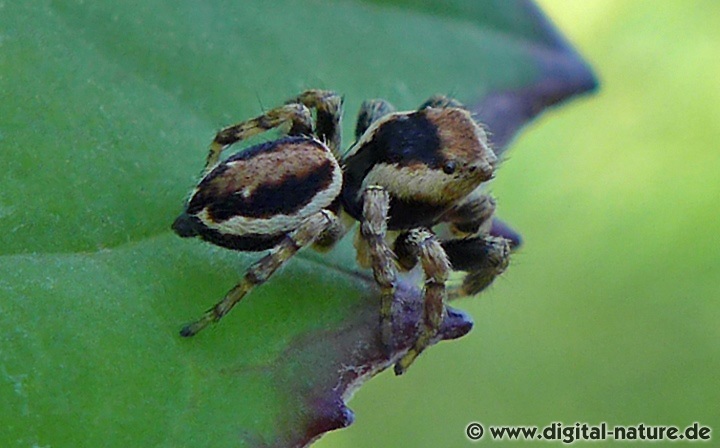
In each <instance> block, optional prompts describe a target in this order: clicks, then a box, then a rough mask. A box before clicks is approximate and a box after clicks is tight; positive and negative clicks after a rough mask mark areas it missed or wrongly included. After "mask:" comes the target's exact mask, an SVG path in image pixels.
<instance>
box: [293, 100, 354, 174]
mask: <svg viewBox="0 0 720 448" xmlns="http://www.w3.org/2000/svg"><path fill="white" fill-rule="evenodd" d="M292 103H299V104H302V105H304V106H305V107H307V108H309V109H315V110H316V111H317V116H316V118H315V135H317V136H318V137H320V139H321V140H322V141H324V142H325V143H327V145H328V147H329V148H330V150H331V151H332V153H333V154H334V155H335V158H336V159H338V160H340V142H341V140H342V127H341V124H340V121H341V119H342V105H343V99H342V97H341V96H340V95H338V94H337V93H335V92H333V91H330V90H318V89H311V90H306V91H304V92H303V93H301V94H300V95H298V96H296V97H295V98H292V99H290V100H288V101H287V102H286V104H292Z"/></svg>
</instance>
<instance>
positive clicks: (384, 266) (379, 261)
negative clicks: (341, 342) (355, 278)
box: [360, 186, 397, 353]
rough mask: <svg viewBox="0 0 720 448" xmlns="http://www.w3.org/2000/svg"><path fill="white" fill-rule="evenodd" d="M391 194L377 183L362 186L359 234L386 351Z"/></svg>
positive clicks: (391, 279)
mask: <svg viewBox="0 0 720 448" xmlns="http://www.w3.org/2000/svg"><path fill="white" fill-rule="evenodd" d="M389 209H390V196H389V195H388V193H387V191H385V189H383V188H382V187H379V186H370V187H367V188H366V189H365V193H364V196H363V219H362V222H361V223H360V233H361V236H362V238H363V240H364V241H365V242H366V244H367V248H368V251H369V258H370V261H371V265H372V269H373V275H374V276H375V281H376V282H377V283H378V285H379V286H380V335H381V340H382V344H383V347H384V348H385V349H386V350H387V351H388V353H389V352H390V351H391V349H392V348H393V331H392V330H393V322H392V304H393V299H394V296H395V278H396V276H397V272H396V268H395V261H394V255H393V253H392V251H391V250H390V247H389V246H388V245H387V243H386V241H385V235H386V233H387V217H388V211H389Z"/></svg>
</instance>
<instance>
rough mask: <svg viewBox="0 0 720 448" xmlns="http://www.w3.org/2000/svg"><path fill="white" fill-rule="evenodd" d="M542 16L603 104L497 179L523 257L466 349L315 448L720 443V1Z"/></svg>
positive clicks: (436, 352)
mask: <svg viewBox="0 0 720 448" xmlns="http://www.w3.org/2000/svg"><path fill="white" fill-rule="evenodd" d="M540 4H541V6H542V7H543V8H544V9H545V11H546V12H547V14H548V15H549V16H550V17H551V18H552V19H553V20H554V21H555V23H556V24H557V25H558V27H559V28H560V30H561V31H562V32H563V33H564V34H565V35H566V36H567V38H568V39H569V40H570V41H571V42H572V43H573V44H574V45H575V46H576V48H577V49H578V50H579V51H580V52H581V53H582V55H583V56H584V57H585V58H586V59H587V60H588V61H589V62H590V63H591V64H592V65H593V67H594V68H595V70H596V72H597V74H598V76H599V79H600V82H601V88H600V91H599V92H598V94H597V95H594V96H588V97H586V98H582V99H580V100H575V101H572V102H571V103H570V104H568V105H565V106H563V107H561V108H558V109H556V110H553V111H550V112H548V113H545V114H544V115H542V116H541V117H540V118H539V119H538V120H536V121H535V123H534V124H533V125H531V126H530V127H528V128H527V129H525V131H524V132H523V133H522V134H521V135H520V136H519V138H518V139H517V140H516V142H515V144H514V145H513V146H512V147H511V149H510V152H509V158H508V159H507V161H506V162H505V163H504V165H503V166H502V169H501V170H500V171H499V173H498V176H497V180H496V181H495V183H494V185H493V188H492V189H493V192H494V194H495V195H496V196H497V198H498V200H499V203H500V205H499V212H500V215H501V216H502V217H503V218H504V219H506V220H508V221H509V222H511V223H512V224H513V225H514V226H515V227H516V228H517V229H518V230H520V231H521V232H522V234H523V236H524V238H525V244H524V246H523V248H522V250H521V252H520V253H519V254H517V255H516V256H515V258H514V262H513V265H512V266H511V268H510V269H509V270H508V272H507V274H506V275H505V276H504V278H502V279H501V280H500V281H498V282H497V283H496V284H495V286H494V287H493V289H492V291H490V292H489V293H488V294H485V295H483V296H482V298H478V299H472V300H464V301H461V302H459V306H460V307H461V308H463V309H465V310H467V311H469V312H470V313H471V314H472V315H473V316H474V319H475V323H476V326H475V329H474V330H473V332H472V333H471V334H470V335H469V336H468V337H466V338H464V339H461V340H459V341H456V342H453V343H448V344H442V349H433V350H429V351H428V352H427V354H425V355H424V356H423V357H422V359H420V360H419V361H418V362H417V365H416V366H414V367H413V369H411V370H410V372H408V374H407V375H406V376H405V377H402V378H395V377H393V375H392V373H390V372H385V373H383V374H382V375H380V376H379V377H378V378H375V379H374V380H372V381H370V382H369V383H368V384H366V385H365V386H364V387H363V388H362V389H360V390H359V391H358V392H357V393H356V395H355V397H354V399H353V400H352V401H351V402H350V407H351V408H352V409H353V410H354V411H355V413H356V422H355V424H354V425H353V426H351V427H350V428H348V429H346V430H342V431H337V432H334V433H331V434H328V435H326V436H325V437H324V438H323V439H321V440H320V442H318V443H317V444H316V445H314V446H316V447H319V448H326V447H335V448H343V447H378V446H417V447H463V446H472V445H473V443H471V442H470V441H468V440H467V439H466V438H465V436H464V428H465V426H466V424H467V423H469V422H471V421H479V422H483V423H485V424H486V425H548V424H550V423H551V422H554V421H561V422H565V423H567V424H573V423H574V422H577V421H579V422H588V423H591V424H595V423H598V422H601V421H606V422H608V424H610V425H631V424H637V423H641V422H644V423H646V424H653V425H661V424H664V425H676V426H680V427H683V426H685V425H689V424H692V423H693V422H695V421H698V422H700V423H701V424H703V425H706V426H711V427H712V428H713V430H714V432H713V434H712V436H713V440H714V442H711V444H714V443H717V440H720V433H718V431H720V379H719V372H720V324H719V323H720V302H719V301H718V298H719V297H720V267H719V263H718V262H719V261H720V237H718V234H719V233H720V220H719V219H718V210H719V209H720V151H718V140H719V139H720V83H719V82H718V79H720V58H718V49H720V26H719V25H720V23H719V22H718V19H717V18H718V17H720V3H717V2H712V1H704V2H701V1H669V0H666V1H634V2H627V1H608V0H601V1H583V2H569V1H551V0H544V1H541V2H540ZM456 305H458V303H456ZM389 441H390V442H389ZM480 443H490V442H489V440H488V437H487V436H486V437H485V438H484V440H483V441H482V442H480ZM520 443H521V442H507V441H506V442H503V443H501V445H502V446H513V445H515V444H520ZM665 444H668V445H669V444H670V443H669V442H663V443H660V444H654V445H653V446H664V445H665ZM606 445H607V446H624V445H629V443H627V442H625V443H611V442H602V443H595V444H594V445H593V446H606ZM643 445H644V444H643ZM673 445H674V444H673ZM634 446H638V445H637V444H635V445H634Z"/></svg>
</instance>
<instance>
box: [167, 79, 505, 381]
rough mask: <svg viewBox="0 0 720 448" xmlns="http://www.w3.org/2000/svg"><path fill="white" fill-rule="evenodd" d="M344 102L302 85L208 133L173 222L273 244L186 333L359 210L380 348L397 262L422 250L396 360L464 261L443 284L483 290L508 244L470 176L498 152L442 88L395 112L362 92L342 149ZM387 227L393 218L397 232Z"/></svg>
mask: <svg viewBox="0 0 720 448" xmlns="http://www.w3.org/2000/svg"><path fill="white" fill-rule="evenodd" d="M310 109H315V110H316V117H315V119H313V116H312V114H311V112H310ZM341 114H342V100H341V98H340V97H339V96H338V95H337V94H335V93H334V92H330V91H322V90H308V91H306V92H303V93H302V94H300V95H299V96H298V97H296V98H293V99H291V100H289V101H288V102H287V103H286V104H285V105H284V106H280V107H278V108H275V109H272V110H270V111H269V112H267V113H265V114H263V115H261V116H259V117H257V118H254V119H252V120H248V121H245V122H241V123H239V124H237V125H234V126H230V127H227V128H225V129H223V130H221V131H220V132H219V133H218V134H217V135H216V137H215V139H214V140H213V143H212V145H211V147H210V153H209V155H208V159H207V163H206V167H205V173H204V175H203V178H202V179H201V180H200V182H199V183H198V185H197V187H196V188H195V190H194V191H193V192H192V194H191V196H190V199H189V200H188V202H187V205H186V207H185V211H184V212H183V213H182V214H181V215H180V216H179V217H178V218H177V219H176V220H175V223H174V224H173V229H174V230H175V231H176V233H178V234H179V235H180V236H183V237H191V236H199V237H200V238H202V239H204V240H206V241H209V242H211V243H213V244H217V245H219V246H223V247H227V248H230V249H234V250H241V251H261V250H266V249H270V252H269V253H268V254H267V255H265V256H264V257H263V258H261V259H260V260H259V261H258V262H256V263H255V264H253V265H252V266H251V267H250V268H249V269H248V271H247V273H246V274H245V276H244V278H243V279H242V281H241V282H240V283H239V284H238V285H237V286H235V288H233V289H232V290H230V291H229V292H228V293H227V295H226V296H225V298H224V299H223V300H222V301H220V302H218V303H217V304H216V305H215V306H214V307H213V308H211V309H210V310H208V311H207V312H206V313H205V314H204V315H203V317H201V318H200V319H199V320H197V321H195V322H193V323H191V324H189V325H187V326H185V327H184V328H183V329H182V331H181V334H182V335H183V336H193V335H195V334H196V333H197V332H199V331H200V330H202V329H203V328H205V327H206V326H207V325H208V324H209V323H211V322H213V321H217V320H219V319H220V318H221V317H222V316H224V315H225V314H226V313H227V312H228V311H230V309H231V308H232V307H233V306H234V305H235V304H236V303H237V302H238V301H240V299H242V297H243V296H244V295H245V294H247V293H248V292H249V291H250V290H251V289H252V288H253V287H254V286H256V285H259V284H261V283H263V282H265V281H266V280H267V279H268V278H269V277H270V276H271V275H272V273H273V272H275V270H276V269H277V268H278V267H280V266H281V265H282V264H283V263H284V262H285V261H287V260H288V259H290V258H291V257H292V256H293V255H294V254H295V253H296V252H297V251H298V250H300V249H301V248H303V247H305V246H307V245H309V244H311V243H313V242H315V243H316V246H323V247H329V246H331V245H332V244H333V243H334V242H335V241H337V240H338V239H339V238H341V237H342V236H343V235H345V233H346V232H347V230H348V229H347V228H346V226H343V225H342V224H341V222H342V220H340V219H338V216H339V215H340V214H343V213H347V214H348V215H350V216H351V217H352V218H354V219H355V220H357V221H359V222H360V227H359V230H360V231H359V232H358V238H356V247H357V249H358V260H359V261H360V263H361V265H364V266H368V267H371V268H372V269H373V272H374V276H375V279H376V280H377V282H378V284H379V286H380V289H381V302H382V305H381V310H380V328H381V331H380V334H381V339H382V343H383V345H384V347H386V348H387V349H390V348H391V347H392V346H393V341H392V301H393V297H394V288H395V282H396V273H397V270H398V269H400V270H409V269H412V268H414V267H415V266H416V265H417V264H418V263H419V264H420V265H421V266H422V269H423V271H424V273H425V279H426V281H425V293H424V295H425V297H424V301H425V307H424V310H425V311H424V316H423V322H422V323H421V325H420V329H419V332H418V338H417V341H416V343H415V345H414V346H413V347H411V348H410V350H409V351H408V352H407V353H406V354H405V355H404V356H403V357H402V358H401V359H400V360H399V361H398V362H397V364H396V366H395V371H396V373H402V372H403V371H404V370H405V369H407V367H408V366H409V365H410V364H411V363H412V362H413V360H414V359H415V358H416V357H417V355H418V354H420V352H422V351H423V350H424V349H425V348H426V347H427V346H428V345H429V344H430V343H431V342H432V339H433V338H434V337H435V336H436V334H437V331H438V328H439V326H440V323H441V322H442V318H443V315H444V313H445V312H446V311H445V298H446V297H447V294H448V291H446V285H445V283H446V281H447V279H448V276H449V274H450V272H451V270H452V269H453V267H454V268H455V269H456V270H461V271H466V272H467V273H468V274H467V275H466V277H465V281H464V282H463V283H462V285H461V286H459V287H457V288H455V289H453V290H452V291H450V292H451V293H452V294H453V295H455V296H458V295H473V294H476V293H478V292H479V291H480V290H482V289H484V288H485V287H486V286H487V285H489V284H490V283H491V282H492V280H493V279H494V278H495V277H496V276H497V275H499V274H500V273H502V271H503V270H504V269H505V267H506V266H507V262H508V257H509V251H510V250H509V243H508V242H507V241H506V240H504V239H502V238H497V237H492V236H489V235H488V234H487V225H485V224H486V223H489V220H490V218H491V217H492V214H493V211H494V201H493V200H492V198H490V197H489V196H487V195H485V194H483V193H482V192H480V190H479V189H478V187H479V186H480V185H481V184H482V183H483V182H485V181H487V180H489V179H490V178H491V177H492V175H493V170H494V167H495V163H496V157H495V154H494V153H493V151H492V149H490V147H489V145H488V142H487V137H486V134H485V132H484V130H483V128H482V127H481V126H480V125H479V124H478V123H477V122H476V121H475V120H474V119H473V117H472V116H471V114H470V113H469V112H468V111H467V110H466V109H464V108H463V107H462V105H460V104H459V103H458V102H457V101H455V100H452V99H449V98H447V97H442V96H438V97H433V98H431V99H429V100H428V101H427V102H425V103H424V104H423V105H422V106H421V107H420V108H419V109H418V110H415V111H410V112H395V111H394V108H393V107H392V106H391V105H390V104H389V103H387V102H386V101H383V100H372V101H366V102H365V103H363V106H362V108H361V110H360V114H359V117H358V121H357V127H356V142H355V143H354V144H353V145H352V147H351V148H350V149H349V150H348V151H347V153H346V154H345V155H344V156H341V155H340V119H341ZM275 127H279V128H281V129H284V130H285V133H286V134H287V136H285V137H282V138H279V139H277V140H274V141H270V142H266V143H263V144H260V145H256V146H252V147H250V148H246V149H244V150H242V151H240V152H238V153H236V154H234V155H232V156H230V157H229V158H227V159H225V160H222V161H221V160H220V154H221V152H222V150H223V149H225V148H226V147H228V146H229V145H231V144H233V143H236V142H239V141H241V140H244V139H246V138H248V137H251V136H253V135H256V134H258V133H261V132H264V131H266V130H268V129H271V128H275ZM441 223H448V224H449V225H450V230H451V232H452V233H454V234H455V236H454V237H452V238H449V239H445V240H440V239H438V237H437V236H435V234H434V233H433V230H432V228H433V226H435V225H437V224H441ZM388 230H390V231H396V232H392V235H393V237H392V238H390V237H389V236H388V233H387V232H388ZM388 351H390V350H388Z"/></svg>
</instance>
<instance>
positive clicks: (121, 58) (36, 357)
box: [0, 0, 594, 447]
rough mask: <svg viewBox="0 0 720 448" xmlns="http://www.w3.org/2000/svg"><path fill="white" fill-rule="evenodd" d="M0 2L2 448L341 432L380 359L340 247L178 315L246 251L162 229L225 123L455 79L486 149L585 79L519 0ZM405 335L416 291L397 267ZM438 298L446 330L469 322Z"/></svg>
mask: <svg viewBox="0 0 720 448" xmlns="http://www.w3.org/2000/svg"><path fill="white" fill-rule="evenodd" d="M439 5H440V3H436V2H429V1H426V2H415V3H412V4H411V3H406V2H400V1H398V2H395V3H394V4H393V3H392V2H383V3H381V2H378V3H362V2H351V1H344V2H326V1H316V2H304V3H300V2H291V1H278V2H272V3H269V2H262V1H245V2H229V1H227V2H224V1H220V0H215V1H209V2H204V3H202V4H201V3H197V2H189V1H173V2H170V1H162V0H152V1H128V2H121V3H114V2H87V3H86V2H84V1H81V0H78V1H69V0H68V1H40V0H37V1H29V2H5V3H0V95H1V96H2V97H1V98H0V166H2V167H3V175H2V184H1V186H2V188H0V397H2V399H1V400H0V442H1V444H2V445H3V446H23V447H24V446H33V445H35V446H53V447H63V446H68V447H69V446H72V447H78V446H106V447H113V446H168V447H170V446H172V447H178V446H193V447H197V446H215V447H217V446H294V445H303V444H305V443H308V442H309V441H310V440H311V439H313V438H314V437H316V436H318V435H320V434H322V433H323V432H325V431H327V430H330V429H334V428H337V427H341V426H344V425H347V424H349V423H350V422H351V418H352V415H351V413H350V411H349V410H348V409H347V408H346V407H345V405H344V402H343V399H344V398H345V397H347V396H348V394H349V393H350V391H351V389H352V388H353V387H356V386H358V385H359V383H360V381H361V380H363V379H365V378H367V377H369V376H372V375H373V374H375V373H377V372H378V371H380V370H382V369H384V368H386V367H387V366H388V365H390V364H391V360H389V359H385V358H384V357H383V356H382V354H381V351H380V349H379V347H378V341H377V328H376V323H377V310H378V301H377V297H376V295H375V290H374V289H373V284H372V281H371V277H370V276H369V275H368V274H367V273H366V272H362V271H358V270H357V268H356V267H355V264H354V253H353V250H352V244H351V241H350V239H351V238H349V237H348V238H346V240H345V241H343V242H342V243H341V244H340V245H339V246H338V247H337V248H336V249H334V250H333V251H332V252H331V253H330V254H327V255H320V254H315V253H310V252H305V253H303V254H301V255H300V256H299V257H298V258H297V259H295V260H293V261H291V262H290V263H289V265H288V266H287V267H286V268H285V269H283V270H282V271H281V272H280V273H278V274H277V275H276V276H274V277H273V278H272V279H271V281H270V282H269V283H268V284H266V285H264V286H262V287H260V288H258V289H256V290H255V291H253V292H252V294H251V295H250V296H249V297H248V298H247V299H246V300H245V301H244V302H243V303H242V304H241V305H240V306H238V307H237V308H236V309H235V311H234V312H233V313H231V314H230V315H229V316H228V317H226V318H225V319H224V320H223V321H222V323H221V324H219V325H217V326H216V327H215V328H212V329H211V330H208V331H206V332H204V333H202V334H201V335H199V336H197V337H195V338H193V339H191V340H184V339H181V338H180V337H179V336H178V333H177V332H178V329H179V328H180V326H181V325H182V324H183V323H185V322H187V321H188V320H191V319H193V318H195V317H197V316H199V314H200V313H201V312H202V310H204V309H205V308H206V307H208V306H209V305H211V304H213V303H214V302H215V301H216V300H218V299H219V298H220V297H222V295H223V294H224V293H225V292H226V291H227V290H228V289H229V288H230V287H232V286H233V285H234V283H235V281H236V280H237V279H239V277H240V276H241V275H242V273H243V271H244V269H245V268H246V267H247V266H248V264H249V263H251V262H252V261H253V260H255V259H256V258H257V254H238V253H233V252H230V251H226V250H222V249H218V248H215V247H212V246H210V245H208V244H204V243H202V242H200V241H191V240H181V239H179V238H177V237H175V236H174V235H173V234H172V233H171V232H170V229H169V226H170V224H171V223H172V221H173V219H174V217H175V216H176V215H177V213H178V212H179V211H180V208H181V205H182V202H183V199H184V197H186V194H187V192H188V191H189V190H190V189H191V188H192V186H193V183H194V181H195V179H196V177H197V174H198V172H199V170H200V168H201V167H202V162H203V157H204V155H205V150H206V146H207V144H208V142H209V140H210V139H211V138H212V136H213V135H214V132H215V131H216V130H217V129H218V128H219V127H221V126H223V125H227V124H230V123H232V122H235V121H238V120H240V119H244V118H247V117H251V116H255V115H257V114H258V113H259V112H260V111H261V110H262V109H263V108H268V107H272V106H273V105H276V104H278V103H280V102H282V101H283V100H284V99H285V98H287V97H290V96H292V95H293V94H296V93H297V92H299V91H300V90H302V89H305V88H309V87H317V88H328V89H333V90H337V91H339V92H342V93H343V94H344V95H345V98H346V111H348V115H347V120H346V135H349V132H347V131H349V130H350V128H351V125H352V121H353V111H355V110H357V108H358V106H359V104H360V102H361V101H362V100H363V99H365V98H368V97H384V98H387V99H389V100H390V101H392V102H394V103H395V104H396V105H397V106H399V107H401V108H412V107H415V106H417V105H418V104H419V103H421V102H422V101H423V100H424V99H425V98H426V97H428V96H430V95H431V94H434V93H437V92H441V93H452V94H453V95H454V96H456V97H458V98H460V99H462V100H463V101H465V102H466V103H469V104H475V103H476V104H477V108H476V110H477V111H478V113H479V114H480V116H481V117H483V119H484V121H486V122H487V123H488V124H489V126H490V129H491V130H493V131H494V132H495V141H496V143H497V144H498V148H501V147H503V146H504V145H505V144H506V143H507V141H508V140H509V139H510V138H511V136H512V135H513V134H514V132H515V131H516V130H517V129H518V128H519V127H520V126H521V125H522V124H523V123H524V122H525V121H527V119H529V118H530V117H532V116H533V115H534V114H536V113H538V112H539V111H540V110H542V108H543V107H545V106H546V105H549V104H552V103H554V102H556V101H559V100H561V99H563V98H566V97H568V96H569V95H571V94H573V93H577V92H580V91H584V90H588V89H591V88H593V87H594V80H593V78H592V75H591V73H590V72H589V71H588V69H587V68H586V67H585V66H584V65H583V64H582V62H581V61H579V60H578V59H577V58H576V56H575V55H574V54H573V53H572V51H571V50H569V49H568V48H567V47H566V46H565V45H564V44H563V43H562V42H561V41H560V40H559V39H558V38H557V36H555V34H554V32H553V31H552V30H551V29H550V28H548V26H547V23H546V22H545V21H544V19H543V18H542V17H541V16H540V15H539V13H538V12H537V10H536V9H535V8H534V7H533V6H532V5H530V4H528V3H526V2H523V1H516V2H488V3H482V4H476V3H475V2H463V1H456V2H450V3H449V6H448V7H442V8H440V7H439ZM398 300H399V303H400V304H401V305H402V306H404V308H403V309H402V310H401V311H402V319H400V321H399V324H398V328H396V330H397V331H398V333H399V334H400V335H401V338H400V344H399V345H400V347H399V348H401V349H402V348H403V347H405V348H406V347H407V346H408V344H409V343H410V341H411V340H412V337H413V328H414V326H415V325H417V322H418V318H419V315H420V312H419V309H420V308H419V307H420V304H419V301H420V293H419V290H418V287H417V285H416V283H415V282H413V281H412V279H411V280H408V281H407V283H406V284H403V285H402V288H401V290H400V292H399V295H398ZM470 325H471V324H470V321H469V320H468V318H467V317H466V316H464V315H463V314H462V313H455V312H453V313H451V314H450V316H449V318H448V319H447V320H446V322H445V324H444V327H443V331H442V334H441V337H442V338H454V337H459V336H461V335H462V334H464V333H466V332H467V331H468V330H469V328H470Z"/></svg>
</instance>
